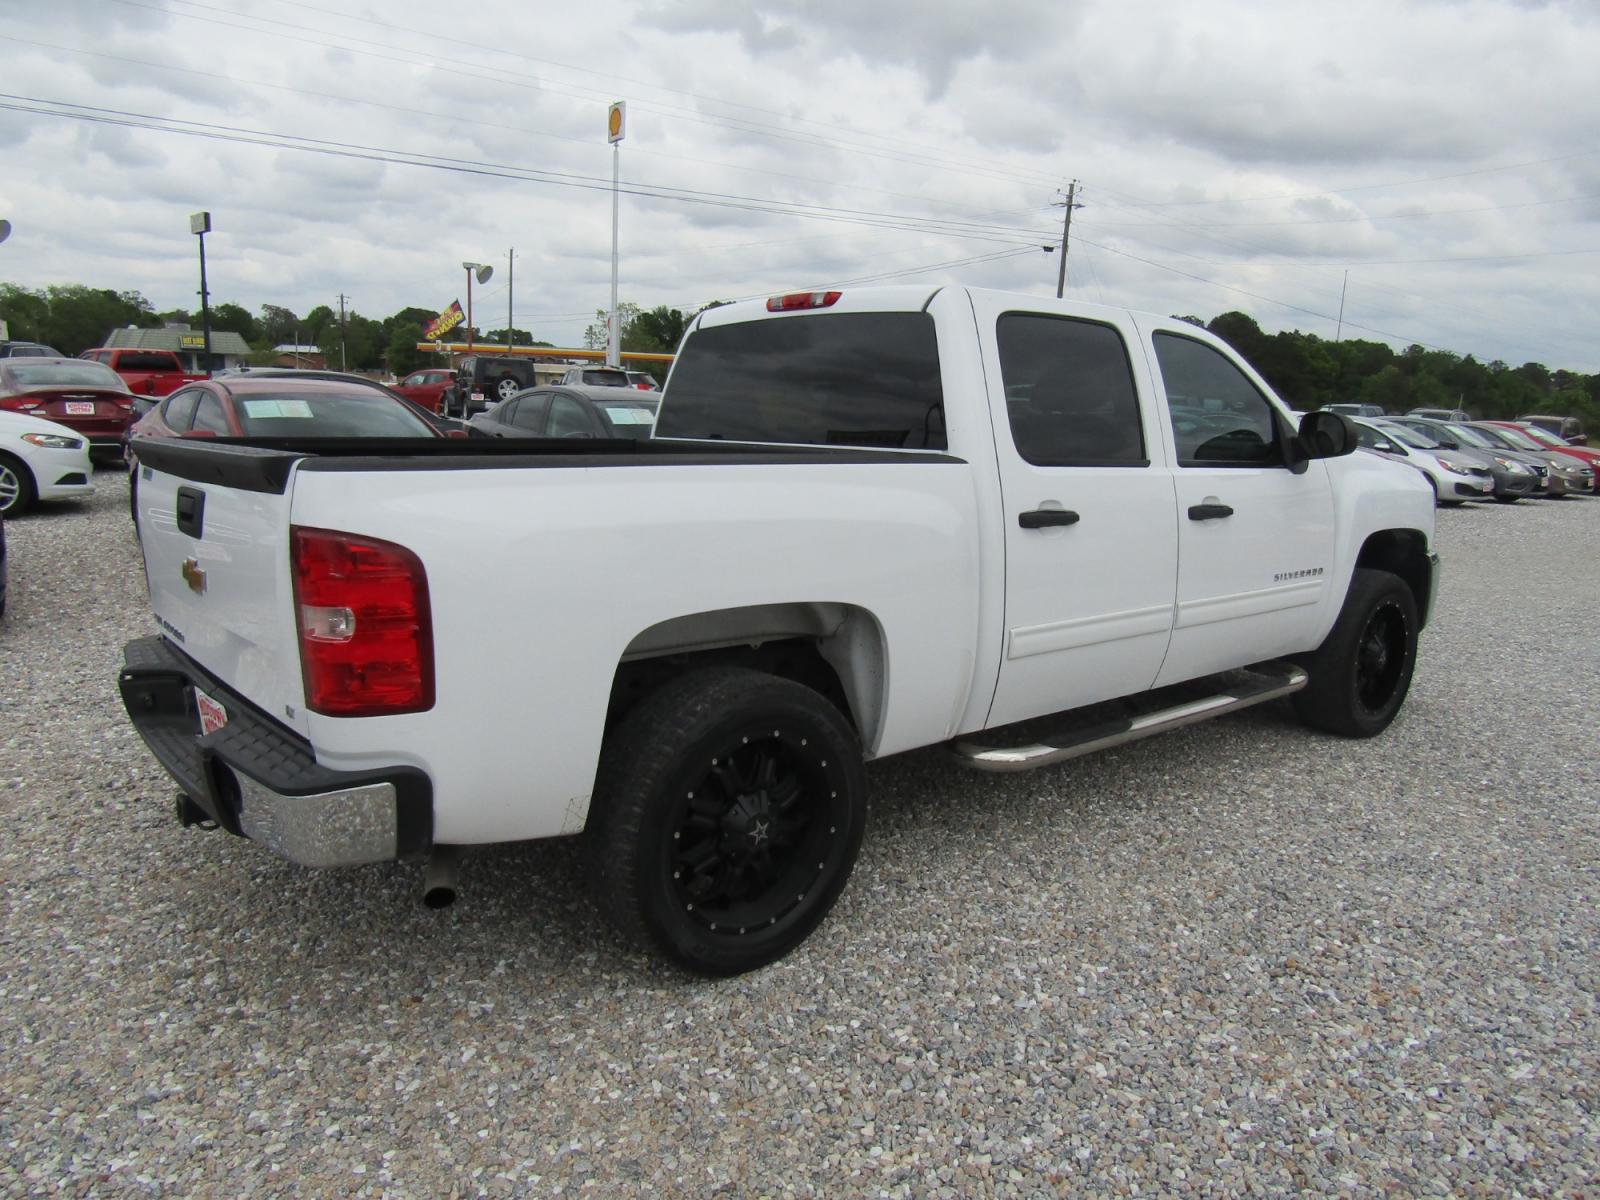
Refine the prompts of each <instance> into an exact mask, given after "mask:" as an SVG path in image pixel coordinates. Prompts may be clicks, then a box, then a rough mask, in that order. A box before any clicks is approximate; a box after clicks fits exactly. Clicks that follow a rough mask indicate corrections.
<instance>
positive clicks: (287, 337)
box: [257, 304, 300, 347]
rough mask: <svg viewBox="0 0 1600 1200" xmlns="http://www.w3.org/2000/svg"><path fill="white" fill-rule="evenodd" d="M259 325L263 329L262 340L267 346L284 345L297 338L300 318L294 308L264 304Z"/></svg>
mask: <svg viewBox="0 0 1600 1200" xmlns="http://www.w3.org/2000/svg"><path fill="white" fill-rule="evenodd" d="M257 327H258V328H259V329H260V331H261V340H262V342H263V343H264V344H265V345H266V346H267V347H272V346H283V345H287V344H288V343H290V342H293V341H295V340H296V337H297V334H298V330H299V328H300V318H299V317H297V316H295V315H294V310H293V309H292V308H284V307H282V306H281V305H277V304H263V305H262V306H261V319H260V321H259V322H258V323H257Z"/></svg>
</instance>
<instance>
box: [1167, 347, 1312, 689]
mask: <svg viewBox="0 0 1600 1200" xmlns="http://www.w3.org/2000/svg"><path fill="white" fill-rule="evenodd" d="M1141 324H1142V325H1143V326H1144V328H1145V329H1146V331H1147V333H1148V335H1149V339H1150V349H1151V361H1152V363H1153V364H1154V366H1155V374H1156V378H1157V383H1158V387H1159V388H1160V392H1161V394H1162V396H1163V400H1164V403H1165V406H1166V410H1167V414H1168V418H1169V421H1170V425H1171V434H1172V440H1173V444H1174V461H1175V462H1176V463H1177V467H1176V470H1175V472H1174V476H1173V477H1174V479H1175V481H1176V486H1177V497H1178V512H1177V516H1178V562H1179V568H1178V611H1177V619H1176V621H1175V623H1174V626H1173V630H1172V647H1171V649H1170V650H1169V651H1168V653H1167V660H1166V662H1165V664H1163V666H1162V668H1161V676H1160V678H1159V679H1158V680H1157V683H1158V685H1161V686H1164V685H1166V684H1169V683H1177V682H1179V681H1181V680H1185V679H1194V678H1197V677H1198V676H1201V675H1209V674H1211V673H1213V672H1216V671H1221V670H1225V669H1228V668H1230V667H1236V666H1239V665H1241V663H1243V662H1260V661H1263V660H1265V659H1270V658H1276V657H1278V656H1280V655H1283V654H1287V653H1290V652H1292V651H1297V650H1306V649H1312V648H1314V646H1315V638H1316V629H1317V624H1318V621H1319V619H1320V617H1321V613H1322V611H1323V610H1322V604H1323V601H1324V599H1325V598H1326V597H1327V593H1328V589H1329V587H1330V586H1331V585H1332V583H1333V568H1334V562H1333V551H1334V523H1333V499H1332V493H1331V488H1330V485H1329V482H1328V472H1327V468H1326V467H1325V466H1324V464H1323V463H1322V462H1321V461H1320V460H1319V461H1314V462H1311V463H1304V462H1302V463H1301V464H1300V466H1301V469H1300V470H1298V471H1296V470H1294V469H1292V468H1291V466H1290V464H1289V461H1288V456H1287V455H1286V453H1285V442H1286V435H1287V434H1288V432H1289V421H1288V416H1287V414H1286V413H1285V412H1284V411H1281V410H1280V409H1279V408H1278V406H1277V405H1275V404H1274V403H1273V402H1272V401H1271V400H1269V399H1268V397H1267V394H1266V390H1265V385H1264V384H1261V383H1260V382H1259V381H1258V380H1255V379H1253V378H1252V377H1251V376H1250V375H1248V374H1247V373H1246V372H1245V371H1244V370H1242V369H1241V368H1240V367H1239V365H1238V364H1237V363H1235V362H1234V361H1233V359H1232V358H1230V357H1229V356H1228V355H1226V354H1224V353H1223V352H1222V351H1221V350H1219V349H1217V347H1215V346H1213V345H1210V344H1208V343H1207V342H1206V341H1204V340H1202V339H1200V338H1197V337H1195V336H1193V334H1194V330H1193V329H1192V328H1191V327H1189V326H1186V325H1183V324H1181V323H1179V322H1171V323H1170V324H1169V323H1167V322H1162V321H1159V320H1147V319H1144V318H1141Z"/></svg>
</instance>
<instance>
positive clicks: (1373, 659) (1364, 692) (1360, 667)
mask: <svg viewBox="0 0 1600 1200" xmlns="http://www.w3.org/2000/svg"><path fill="white" fill-rule="evenodd" d="M1410 639H1411V631H1410V629H1409V628H1408V627H1407V622H1406V616H1405V614H1404V613H1403V612H1401V611H1400V606H1399V604H1397V603H1395V602H1393V601H1392V600H1391V601H1390V602H1388V603H1385V604H1383V605H1381V606H1379V607H1378V608H1377V610H1376V611H1374V612H1373V614H1372V616H1371V617H1370V618H1369V619H1368V621H1367V627H1366V628H1365V629H1364V630H1363V631H1362V633H1361V641H1360V643H1359V644H1358V645H1357V647H1356V677H1355V688H1356V699H1357V700H1358V701H1359V702H1360V703H1361V705H1362V707H1364V708H1365V709H1366V710H1367V711H1368V712H1371V713H1375V712H1381V711H1382V710H1383V708H1384V707H1385V706H1386V705H1387V704H1388V703H1389V701H1390V700H1391V699H1392V698H1393V696H1394V692H1395V687H1396V686H1397V685H1398V684H1399V682H1400V676H1401V673H1402V672H1403V671H1404V670H1405V669H1406V651H1407V648H1408V646H1409V644H1410Z"/></svg>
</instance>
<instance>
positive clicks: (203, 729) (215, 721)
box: [194, 688, 228, 737]
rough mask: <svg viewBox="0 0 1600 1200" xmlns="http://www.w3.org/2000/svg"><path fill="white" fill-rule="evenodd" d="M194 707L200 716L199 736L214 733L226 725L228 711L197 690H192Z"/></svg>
mask: <svg viewBox="0 0 1600 1200" xmlns="http://www.w3.org/2000/svg"><path fill="white" fill-rule="evenodd" d="M194 706H195V710H196V711H197V712H198V713H199V714H200V736H201V737H205V736H206V735H207V734H209V733H215V732H217V730H219V729H221V728H223V727H224V726H225V725H227V723H228V710H227V709H226V708H224V707H222V705H221V704H220V703H218V702H217V701H216V700H215V699H213V698H212V697H210V696H208V695H206V694H205V693H204V692H202V691H201V690H200V689H199V688H195V689H194Z"/></svg>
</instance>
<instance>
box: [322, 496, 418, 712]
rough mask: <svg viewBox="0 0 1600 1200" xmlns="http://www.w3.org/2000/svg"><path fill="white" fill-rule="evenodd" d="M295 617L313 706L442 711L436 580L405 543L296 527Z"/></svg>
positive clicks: (331, 709) (329, 709)
mask: <svg viewBox="0 0 1600 1200" xmlns="http://www.w3.org/2000/svg"><path fill="white" fill-rule="evenodd" d="M291 558H292V562H293V567H294V600H295V615H296V620H297V621H298V633H299V638H300V667H301V671H302V673H303V675H304V677H305V685H306V706H307V707H308V708H310V709H311V711H312V712H319V713H322V714H324V715H325V716H330V717H376V716H385V715H389V714H393V713H408V712H422V711H424V710H426V709H429V708H432V707H433V621H432V614H431V613H430V611H429V608H428V576H427V573H426V572H425V571H424V570H423V569H422V562H421V561H420V560H419V559H418V558H417V556H416V555H415V554H413V553H411V551H409V550H407V549H406V548H405V547H404V546H397V545H395V544H394V543H393V542H383V541H379V540H378V539H376V538H366V537H357V536H355V535H354V534H349V533H337V532H335V531H333V530H330V529H301V528H295V529H294V530H293V537H292V548H291Z"/></svg>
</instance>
